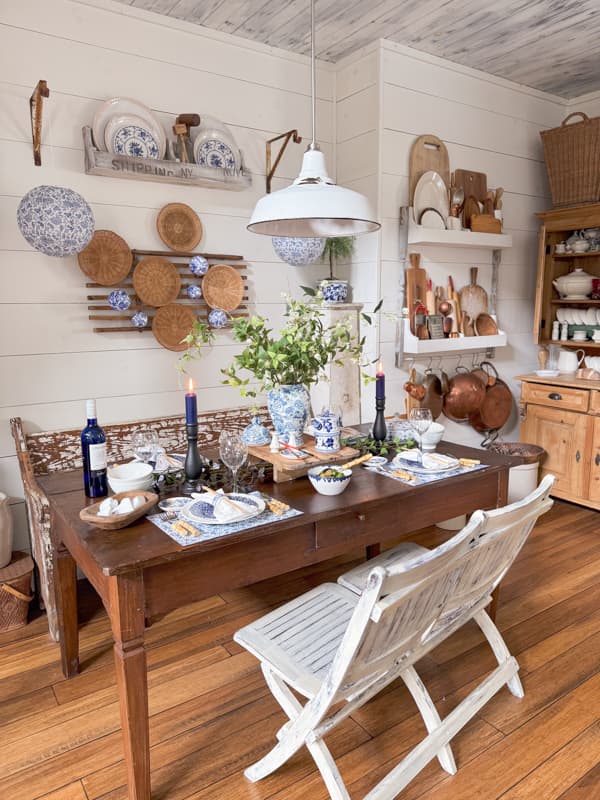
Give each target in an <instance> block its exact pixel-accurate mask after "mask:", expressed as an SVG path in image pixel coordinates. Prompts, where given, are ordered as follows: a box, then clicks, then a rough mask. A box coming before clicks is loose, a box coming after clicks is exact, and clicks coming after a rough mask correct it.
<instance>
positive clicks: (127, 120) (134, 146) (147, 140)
mask: <svg viewBox="0 0 600 800" xmlns="http://www.w3.org/2000/svg"><path fill="white" fill-rule="evenodd" d="M104 136H105V139H106V148H107V150H108V151H109V152H110V153H115V154H116V155H118V156H137V157H139V158H160V155H161V154H160V147H159V144H158V142H157V141H156V138H155V136H154V135H153V133H152V132H151V131H150V130H148V127H147V126H145V125H144V120H142V119H139V118H138V117H135V116H115V117H112V119H109V121H108V123H107V125H106V128H105V131H104Z"/></svg>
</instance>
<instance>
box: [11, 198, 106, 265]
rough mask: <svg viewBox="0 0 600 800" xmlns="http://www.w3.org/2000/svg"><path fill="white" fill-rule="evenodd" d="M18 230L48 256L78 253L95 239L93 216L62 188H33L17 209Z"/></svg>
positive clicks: (87, 207) (90, 210) (80, 201)
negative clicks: (93, 237)
mask: <svg viewBox="0 0 600 800" xmlns="http://www.w3.org/2000/svg"><path fill="white" fill-rule="evenodd" d="M17 224H18V226H19V230H20V231H21V233H22V234H23V236H24V237H25V239H26V240H27V241H28V242H29V244H30V245H31V246H32V247H34V248H35V249H36V250H39V251H40V252H41V253H45V254H46V255H48V256H56V257H59V258H61V257H64V256H71V255H74V254H75V253H80V252H81V251H82V250H84V249H85V248H86V247H87V246H88V244H89V243H90V241H91V238H92V236H93V235H94V215H93V213H92V209H91V208H90V207H89V205H88V204H87V203H86V202H85V200H84V199H83V197H82V196H81V195H80V194H77V192H74V191H73V190H72V189H66V188H65V187H64V186H36V187H35V189H31V191H29V192H27V194H26V195H25V197H23V199H22V200H21V202H20V203H19V207H18V208H17Z"/></svg>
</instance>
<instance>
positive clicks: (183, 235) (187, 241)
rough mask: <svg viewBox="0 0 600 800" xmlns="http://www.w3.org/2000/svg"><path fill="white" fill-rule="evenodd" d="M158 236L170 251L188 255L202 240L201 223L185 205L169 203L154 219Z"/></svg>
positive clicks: (194, 213)
mask: <svg viewBox="0 0 600 800" xmlns="http://www.w3.org/2000/svg"><path fill="white" fill-rule="evenodd" d="M156 227H157V230H158V235H159V236H160V238H161V239H162V240H163V242H164V243H165V244H166V245H167V247H170V248H171V250H177V251H179V252H184V253H189V252H191V251H192V250H193V249H194V248H195V247H196V245H197V244H198V242H199V241H200V239H202V223H201V222H200V218H199V217H198V215H197V214H196V212H195V211H194V210H193V209H192V208H190V207H189V206H186V205H185V203H169V204H168V205H166V206H165V207H164V208H162V209H161V210H160V212H159V214H158V217H157V219H156Z"/></svg>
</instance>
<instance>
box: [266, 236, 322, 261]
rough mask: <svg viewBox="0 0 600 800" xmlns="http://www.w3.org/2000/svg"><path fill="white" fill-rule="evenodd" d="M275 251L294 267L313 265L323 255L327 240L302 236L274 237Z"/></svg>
mask: <svg viewBox="0 0 600 800" xmlns="http://www.w3.org/2000/svg"><path fill="white" fill-rule="evenodd" d="M271 241H272V243H273V250H275V252H276V253H277V255H278V256H279V258H280V259H281V260H282V261H285V263H286V264H291V265H292V266H293V267H304V266H306V265H307V264H313V263H314V262H315V261H317V260H318V259H319V258H321V256H322V255H323V250H324V249H325V242H326V241H327V239H320V238H311V237H304V236H302V237H300V236H273V238H272V239H271Z"/></svg>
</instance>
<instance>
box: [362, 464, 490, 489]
mask: <svg viewBox="0 0 600 800" xmlns="http://www.w3.org/2000/svg"><path fill="white" fill-rule="evenodd" d="M488 467H489V464H475V465H474V466H472V467H463V466H458V467H456V469H446V470H442V471H441V472H431V473H428V474H423V473H419V474H417V473H416V472H411V469H410V467H408V466H404V465H402V466H401V467H395V466H393V465H392V464H385V465H383V466H379V467H367V466H365V469H368V470H369V472H378V473H379V474H380V475H384V476H385V477H386V478H392V479H393V480H395V481H400V482H401V483H405V484H406V485H407V486H422V485H423V484H425V483H434V482H435V481H443V480H445V479H446V478H452V477H454V476H455V475H464V474H465V472H477V470H480V469H487V468H488ZM396 470H402V471H404V472H408V473H409V474H410V475H411V478H412V479H408V478H403V477H400V475H394V474H393V473H394V472H395V471H396Z"/></svg>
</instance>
